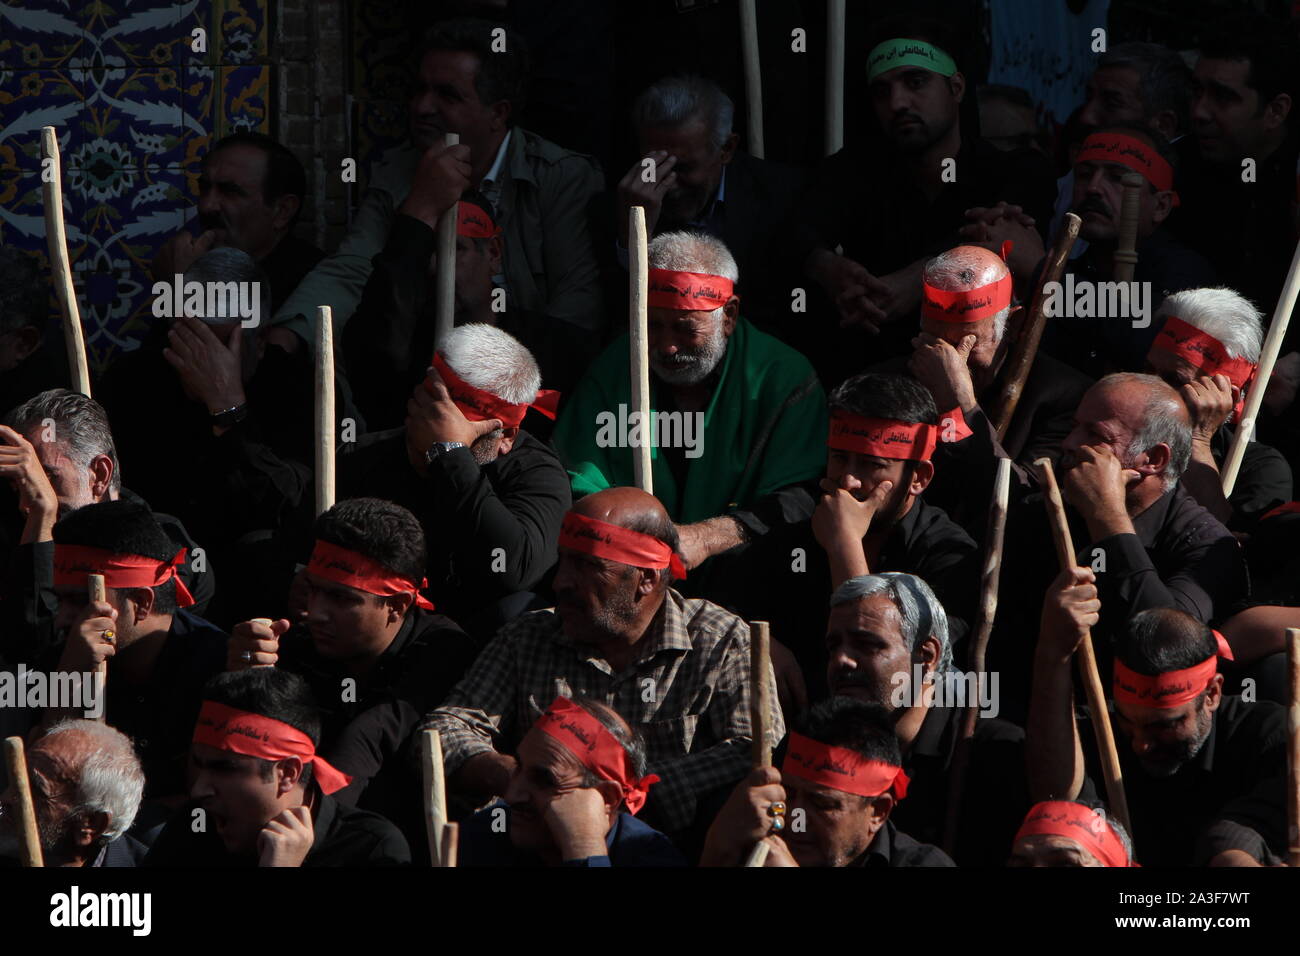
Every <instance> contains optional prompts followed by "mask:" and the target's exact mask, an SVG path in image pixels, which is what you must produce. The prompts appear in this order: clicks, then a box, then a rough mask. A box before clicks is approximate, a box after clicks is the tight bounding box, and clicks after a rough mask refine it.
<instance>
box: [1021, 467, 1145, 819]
mask: <svg viewBox="0 0 1300 956" xmlns="http://www.w3.org/2000/svg"><path fill="white" fill-rule="evenodd" d="M1034 465H1035V466H1037V468H1038V474H1039V479H1040V481H1041V482H1042V487H1043V491H1044V493H1045V498H1044V501H1045V503H1046V505H1047V518H1048V521H1050V522H1051V525H1052V540H1053V541H1054V542H1055V543H1056V557H1057V560H1058V561H1059V562H1060V564H1061V568H1062V569H1066V568H1073V567H1076V566H1077V565H1078V558H1076V557H1075V552H1074V541H1073V540H1072V539H1071V536H1070V525H1069V523H1068V521H1067V520H1066V517H1065V503H1064V502H1063V501H1062V500H1061V489H1060V488H1059V487H1057V484H1056V474H1055V472H1053V471H1052V460H1051V459H1050V458H1039V459H1037V460H1036V461H1035V462H1034ZM1077 659H1078V662H1079V670H1080V672H1081V674H1082V677H1083V689H1084V691H1085V693H1086V694H1087V696H1088V707H1089V709H1090V710H1091V711H1092V729H1093V732H1094V733H1095V734H1096V736H1097V752H1098V754H1100V755H1101V771H1102V773H1103V774H1104V775H1105V777H1106V802H1107V803H1109V804H1110V811H1111V813H1112V814H1114V816H1115V818H1116V819H1118V820H1119V822H1120V823H1121V824H1123V825H1124V829H1125V830H1127V831H1128V834H1129V837H1130V838H1132V839H1136V837H1134V836H1133V825H1132V823H1130V822H1129V815H1128V800H1127V799H1125V797H1124V773H1123V771H1122V770H1121V769H1120V766H1119V750H1118V749H1117V748H1116V747H1115V733H1114V731H1113V730H1112V729H1111V726H1110V711H1108V710H1107V709H1106V691H1105V689H1104V688H1103V687H1102V684H1101V675H1100V674H1099V673H1098V671H1097V655H1096V654H1095V653H1094V652H1093V649H1092V635H1091V634H1085V635H1084V638H1083V640H1082V641H1080V642H1079V652H1078V658H1077Z"/></svg>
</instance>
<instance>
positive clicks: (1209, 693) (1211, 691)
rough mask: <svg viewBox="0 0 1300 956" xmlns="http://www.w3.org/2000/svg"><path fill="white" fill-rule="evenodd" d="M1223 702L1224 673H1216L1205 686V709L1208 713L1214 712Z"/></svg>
mask: <svg viewBox="0 0 1300 956" xmlns="http://www.w3.org/2000/svg"><path fill="white" fill-rule="evenodd" d="M1221 703H1223V675H1222V674H1215V675H1214V676H1213V677H1212V678H1210V683H1209V685H1208V686H1207V687H1206V688H1205V710H1206V712H1207V713H1211V714H1212V713H1214V712H1215V711H1216V710H1218V709H1219V705H1220V704H1221Z"/></svg>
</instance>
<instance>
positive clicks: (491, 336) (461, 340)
mask: <svg viewBox="0 0 1300 956" xmlns="http://www.w3.org/2000/svg"><path fill="white" fill-rule="evenodd" d="M439 351H441V352H442V357H443V358H444V359H445V360H446V362H447V364H448V365H450V366H451V369H452V371H453V372H455V373H456V374H457V375H459V376H460V377H461V378H462V379H464V380H465V381H466V382H468V383H469V384H470V385H473V386H474V387H475V388H481V389H482V390H483V391H485V392H490V393H491V394H493V395H495V396H496V397H497V398H499V399H501V400H502V401H503V402H509V403H510V404H511V405H522V404H525V403H527V402H531V401H533V400H534V399H536V398H537V390H538V389H539V388H541V387H542V373H541V372H540V371H539V370H538V368H537V361H536V360H535V359H534V358H533V354H532V353H531V352H529V351H528V349H527V348H525V347H524V345H523V344H522V343H521V342H520V341H519V340H518V339H516V338H515V337H514V336H513V335H511V334H510V333H509V332H503V331H502V330H501V329H498V328H497V327H496V326H495V325H487V324H486V323H483V322H471V323H470V324H468V325H458V326H456V327H455V328H454V329H452V330H451V332H450V333H448V335H447V338H446V340H445V341H444V342H443V343H442V346H441V348H440V349H439Z"/></svg>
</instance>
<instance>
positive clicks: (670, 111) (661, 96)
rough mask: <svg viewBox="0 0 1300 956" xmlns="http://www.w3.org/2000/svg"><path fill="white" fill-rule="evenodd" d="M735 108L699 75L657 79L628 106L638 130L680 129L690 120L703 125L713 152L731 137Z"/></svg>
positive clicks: (722, 93)
mask: <svg viewBox="0 0 1300 956" xmlns="http://www.w3.org/2000/svg"><path fill="white" fill-rule="evenodd" d="M735 115H736V106H735V104H734V103H732V102H731V97H729V96H727V94H726V93H724V92H723V91H722V87H720V86H718V84H716V83H714V82H713V81H712V80H707V79H705V78H704V77H702V76H696V75H694V74H685V75H682V76H669V77H665V78H664V79H661V80H657V81H656V82H655V83H653V84H651V85H650V86H649V87H647V88H646V89H645V90H644V91H643V92H642V93H641V95H640V96H638V97H637V98H636V102H634V103H633V104H632V125H633V126H634V127H635V128H636V129H638V130H641V129H655V128H658V127H664V128H668V129H680V128H681V127H683V126H685V125H686V124H687V123H689V122H691V121H692V120H694V119H697V118H698V119H699V120H701V121H702V122H703V123H704V126H705V129H707V130H708V131H709V141H710V144H711V145H712V146H713V149H714V150H715V151H717V150H720V149H722V147H723V145H724V144H725V143H726V142H727V137H728V136H730V135H731V127H732V122H733V120H734V119H735Z"/></svg>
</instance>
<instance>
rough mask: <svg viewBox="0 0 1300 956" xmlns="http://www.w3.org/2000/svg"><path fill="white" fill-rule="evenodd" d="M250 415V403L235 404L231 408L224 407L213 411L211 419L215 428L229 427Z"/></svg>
mask: <svg viewBox="0 0 1300 956" xmlns="http://www.w3.org/2000/svg"><path fill="white" fill-rule="evenodd" d="M247 417H248V403H247V402H244V403H243V404H242V405H235V406H233V407H231V408H227V409H224V410H223V411H220V412H213V413H212V415H211V416H210V420H211V422H212V425H213V427H214V428H229V427H230V426H231V425H237V424H239V423H240V422H242V421H243V420H244V419H245V418H247Z"/></svg>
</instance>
